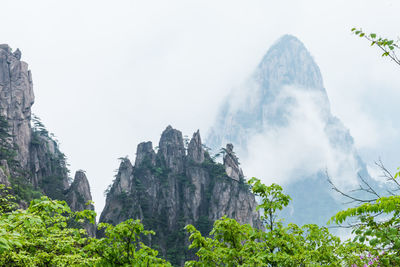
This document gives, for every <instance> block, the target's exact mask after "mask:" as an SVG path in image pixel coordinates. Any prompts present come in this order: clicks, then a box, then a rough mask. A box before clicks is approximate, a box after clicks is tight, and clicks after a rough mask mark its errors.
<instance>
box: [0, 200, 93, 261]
mask: <svg viewBox="0 0 400 267" xmlns="http://www.w3.org/2000/svg"><path fill="white" fill-rule="evenodd" d="M72 215H74V216H75V217H76V218H77V219H78V220H82V219H83V218H85V219H89V220H91V221H92V222H94V218H95V213H94V212H93V211H84V212H77V213H72V212H71V210H70V209H69V207H68V205H67V204H66V203H65V202H64V201H54V200H50V199H49V198H47V197H42V198H41V199H36V200H33V201H32V202H31V204H30V206H29V208H28V209H26V210H15V211H12V212H8V213H4V214H1V219H0V265H1V266H67V265H81V264H82V265H85V264H90V263H94V260H95V258H92V257H90V254H88V251H87V250H85V249H84V247H85V246H86V245H87V244H88V243H90V242H91V240H90V239H89V238H87V236H86V231H85V230H83V229H73V228H67V222H68V220H69V219H70V218H71V216H72Z"/></svg>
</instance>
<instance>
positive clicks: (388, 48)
mask: <svg viewBox="0 0 400 267" xmlns="http://www.w3.org/2000/svg"><path fill="white" fill-rule="evenodd" d="M351 31H352V32H353V33H354V34H355V35H357V36H359V37H363V38H365V39H367V40H368V41H370V42H371V46H374V45H376V46H378V47H379V48H380V49H381V50H382V52H383V53H382V57H389V58H391V59H392V60H393V61H394V62H395V63H396V64H398V65H400V59H399V58H398V57H397V54H396V51H397V50H398V49H399V48H400V46H399V41H395V40H392V39H387V38H383V37H378V36H377V35H376V33H370V34H366V33H365V32H363V31H362V29H357V28H353V29H351Z"/></svg>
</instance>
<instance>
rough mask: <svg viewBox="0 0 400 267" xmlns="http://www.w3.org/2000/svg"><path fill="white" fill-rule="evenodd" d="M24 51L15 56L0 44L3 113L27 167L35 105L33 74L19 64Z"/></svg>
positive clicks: (22, 161)
mask: <svg viewBox="0 0 400 267" xmlns="http://www.w3.org/2000/svg"><path fill="white" fill-rule="evenodd" d="M20 59H21V52H20V51H19V50H18V49H17V51H16V52H14V54H13V53H12V50H11V48H10V47H9V46H8V45H5V44H3V45H0V114H1V115H3V116H4V117H6V118H7V120H8V122H9V124H10V126H11V133H12V135H13V139H14V140H13V142H14V143H15V144H16V145H17V149H18V159H19V162H20V163H21V165H22V166H23V167H27V166H28V161H29V145H30V142H31V127H30V119H31V106H32V105H33V103H34V99H35V98H34V95H33V85H32V77H31V72H30V71H29V70H28V64H27V63H25V62H23V61H20Z"/></svg>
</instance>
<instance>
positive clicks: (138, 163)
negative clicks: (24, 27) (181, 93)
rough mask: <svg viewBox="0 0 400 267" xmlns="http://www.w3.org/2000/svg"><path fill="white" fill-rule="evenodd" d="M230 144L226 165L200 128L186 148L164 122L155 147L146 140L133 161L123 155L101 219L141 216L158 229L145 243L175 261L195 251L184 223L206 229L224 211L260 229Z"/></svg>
mask: <svg viewBox="0 0 400 267" xmlns="http://www.w3.org/2000/svg"><path fill="white" fill-rule="evenodd" d="M228 147H229V148H228V149H227V153H226V155H225V159H226V160H225V162H229V163H227V164H229V165H227V164H225V166H224V165H223V164H219V163H216V162H215V161H214V160H213V159H212V158H211V157H210V155H209V154H208V153H207V152H206V151H205V150H204V149H203V145H202V142H201V137H200V133H199V131H197V132H196V133H194V134H193V137H192V139H191V140H190V142H189V144H188V145H187V147H185V145H184V142H183V138H182V133H181V132H180V131H178V130H176V129H173V128H172V127H171V126H168V127H167V128H166V129H165V130H164V132H163V133H162V135H161V139H160V142H159V145H158V150H155V149H154V148H153V146H152V143H151V142H144V143H141V144H139V145H138V147H137V152H136V159H135V162H134V164H132V163H131V161H130V160H129V159H127V158H122V159H121V163H120V166H119V169H118V173H117V175H116V178H115V180H114V182H113V184H112V185H111V186H110V188H109V189H108V192H107V199H106V205H105V208H104V210H103V212H102V214H101V217H100V222H107V223H112V224H118V223H119V222H122V221H124V220H126V219H128V218H135V219H141V220H142V222H143V224H144V226H145V228H147V229H152V230H154V231H155V232H156V235H155V236H153V237H151V239H149V240H147V241H146V242H147V243H148V244H149V245H151V246H152V247H154V248H157V249H158V250H159V251H160V253H161V255H162V256H163V257H165V258H166V259H168V260H170V261H171V262H172V263H173V264H176V265H182V264H183V263H184V261H185V259H188V258H192V257H193V256H194V255H193V252H191V251H188V250H187V246H188V239H187V235H186V233H185V230H184V229H183V227H184V226H185V225H187V224H193V225H195V226H196V227H197V228H198V229H199V230H200V231H201V232H202V233H203V234H208V233H209V231H210V230H211V228H212V224H213V222H214V221H215V220H217V219H219V218H221V217H222V216H223V215H226V216H228V217H231V218H235V219H236V220H237V221H238V222H240V223H249V224H250V225H252V226H254V227H258V228H262V223H261V221H260V218H259V214H258V212H256V211H255V208H256V205H257V203H256V201H255V198H254V195H252V194H251V193H250V191H249V189H248V187H247V185H246V184H245V183H244V179H243V178H244V177H243V172H242V171H241V169H240V167H239V166H238V160H237V158H236V156H235V155H234V154H233V151H232V149H233V146H232V145H229V146H228ZM233 159H234V160H233ZM225 170H229V172H228V173H227V172H226V171H225ZM100 234H101V233H100Z"/></svg>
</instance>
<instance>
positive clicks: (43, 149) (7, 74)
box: [0, 44, 94, 234]
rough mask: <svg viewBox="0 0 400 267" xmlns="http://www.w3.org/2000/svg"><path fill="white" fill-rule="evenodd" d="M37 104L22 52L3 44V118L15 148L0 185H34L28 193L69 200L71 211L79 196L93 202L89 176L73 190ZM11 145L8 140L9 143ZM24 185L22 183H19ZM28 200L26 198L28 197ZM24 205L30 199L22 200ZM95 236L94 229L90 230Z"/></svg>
mask: <svg viewBox="0 0 400 267" xmlns="http://www.w3.org/2000/svg"><path fill="white" fill-rule="evenodd" d="M33 103H34V94H33V82H32V75H31V72H30V70H29V69H28V64H27V63H26V62H23V61H21V51H20V50H19V49H17V50H15V51H14V52H13V51H12V49H11V48H10V47H9V46H8V45H6V44H0V115H1V116H2V117H4V118H5V119H6V120H7V123H8V125H9V129H8V131H9V132H10V133H9V134H10V135H11V138H10V139H11V140H9V142H10V145H11V147H15V148H16V157H15V160H14V161H13V162H12V164H10V163H9V164H7V160H5V159H3V158H0V166H1V168H0V183H3V184H6V185H11V186H12V180H9V179H8V177H12V178H13V179H14V180H21V179H22V180H24V181H23V184H26V182H28V184H31V187H32V188H28V189H27V190H36V191H39V192H41V193H43V194H45V195H47V196H49V197H51V198H53V199H59V200H67V201H68V204H69V205H70V206H71V208H72V210H74V211H78V210H82V209H85V208H88V209H92V210H93V206H91V205H90V206H87V207H85V206H82V205H81V203H80V202H79V201H77V200H80V199H81V198H80V196H81V197H82V198H83V199H84V200H85V202H86V201H87V200H91V196H90V188H89V184H88V181H87V179H86V176H85V175H84V173H82V172H77V175H76V179H77V180H76V181H74V182H73V183H72V185H71V186H70V178H69V174H68V173H69V171H68V169H67V167H66V166H67V164H66V158H65V155H64V154H63V153H62V152H61V151H60V149H59V147H58V144H57V142H56V141H55V140H54V139H53V138H52V137H51V136H50V135H49V133H48V131H47V130H46V129H45V128H44V126H43V124H41V123H40V121H38V120H33V122H34V127H32V126H31V122H32V116H31V107H32V105H33ZM7 142H8V140H7ZM20 182H21V181H20ZM25 197H26V196H25ZM19 198H20V200H21V203H22V202H24V201H25V202H27V201H29V200H30V199H24V196H19ZM91 231H92V234H94V228H93V229H92V230H91Z"/></svg>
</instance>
